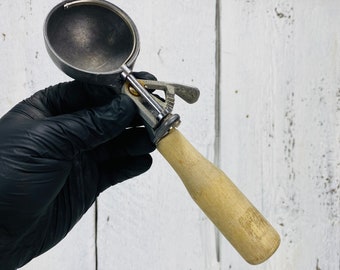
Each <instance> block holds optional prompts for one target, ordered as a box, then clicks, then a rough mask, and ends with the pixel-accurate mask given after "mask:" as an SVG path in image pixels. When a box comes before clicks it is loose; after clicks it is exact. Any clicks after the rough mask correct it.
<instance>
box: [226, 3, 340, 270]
mask: <svg viewBox="0 0 340 270" xmlns="http://www.w3.org/2000/svg"><path fill="white" fill-rule="evenodd" d="M221 2H222V23H221V25H222V85H221V96H222V107H221V108H222V109H221V119H222V122H221V128H222V143H221V152H222V156H221V164H222V168H223V169H224V170H225V171H226V172H227V173H228V174H229V175H230V176H231V178H232V179H234V181H235V182H236V184H237V185H238V186H239V187H240V188H241V190H243V191H244V192H245V193H246V195H248V197H249V198H250V199H251V201H253V202H254V203H255V205H256V206H257V207H258V208H259V209H260V210H261V211H262V212H263V213H264V215H265V216H267V217H268V219H269V220H270V221H271V222H272V223H273V225H274V226H276V228H277V229H278V230H279V232H280V234H281V236H282V244H281V247H280V248H279V250H278V251H277V253H276V254H275V255H274V256H273V257H272V258H271V259H270V260H269V261H268V262H266V263H264V264H262V265H261V266H259V267H257V268H256V269H339V268H340V265H339V261H340V260H339V257H340V254H339V250H340V246H339V243H340V231H339V230H340V229H339V228H340V226H339V225H340V224H339V216H340V212H339V207H340V201H339V200H340V199H339V197H340V196H339V195H340V189H339V146H340V145H339V106H340V101H339V88H340V74H339V50H338V44H339V37H340V35H339V29H338V25H339V23H340V17H339V16H338V14H339V12H340V4H339V3H338V2H337V1H322V2H321V1H298V2H296V1H271V2H261V1H237V2H236V1H221ZM221 251H222V269H241V270H245V269H252V268H253V267H252V266H249V265H248V264H247V263H245V262H244V261H243V260H242V259H241V258H240V257H239V256H238V255H237V254H236V252H235V251H234V250H233V249H232V248H230V245H229V244H227V243H226V242H223V245H222V248H221Z"/></svg>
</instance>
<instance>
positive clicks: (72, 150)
mask: <svg viewBox="0 0 340 270" xmlns="http://www.w3.org/2000/svg"><path fill="white" fill-rule="evenodd" d="M135 76H138V74H135ZM150 76H151V75H150V74H145V73H143V74H142V77H143V78H144V79H150V78H151V79H154V77H152V76H151V77H150ZM139 77H141V76H139ZM120 87H121V85H120ZM136 110H137V109H136V107H135V105H134V103H133V102H132V101H131V100H130V99H129V98H128V97H127V96H124V95H121V94H116V91H115V89H112V87H104V86H94V85H89V84H85V83H81V82H78V81H73V82H70V83H63V84H59V85H56V86H53V87H49V88H47V89H45V90H43V91H39V92H37V93H35V94H34V95H33V96H32V97H30V98H28V99H26V100H24V101H22V102H20V103H19V104H18V105H16V106H15V107H14V108H13V109H12V110H10V111H9V112H8V113H7V114H6V115H4V116H3V117H2V118H1V119H0V265H1V269H3V270H7V269H10V270H12V269H15V268H16V267H21V266H22V265H24V264H26V263H27V262H28V261H29V260H31V259H32V258H34V257H36V256H38V255H40V254H41V253H43V252H45V251H46V250H48V249H50V248H51V247H53V246H54V245H55V244H57V243H58V242H59V241H60V240H61V239H62V238H64V237H65V235H66V234H67V233H68V232H69V231H70V230H71V229H72V227H73V226H74V225H75V224H76V223H77V221H78V220H79V219H80V218H81V217H82V215H83V214H84V213H85V212H86V211H87V210H88V209H89V208H90V206H91V205H92V204H93V202H94V201H95V200H96V197H97V196H98V195H99V193H100V192H102V191H103V190H105V189H106V188H108V187H110V186H112V185H115V184H117V183H119V182H121V181H124V180H126V179H128V178H132V177H134V176H137V175H139V174H141V173H143V172H145V171H146V170H148V169H149V168H150V166H151V164H152V158H151V156H150V155H149V153H150V152H152V151H153V150H154V149H155V146H154V145H153V143H152V142H151V141H150V139H149V136H148V134H147V131H146V129H145V128H141V127H134V126H131V125H132V123H133V122H134V121H135V119H136V118H137V113H136V112H137V111H136Z"/></svg>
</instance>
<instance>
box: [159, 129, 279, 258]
mask: <svg viewBox="0 0 340 270" xmlns="http://www.w3.org/2000/svg"><path fill="white" fill-rule="evenodd" d="M157 149H158V150H159V152H160V153H161V154H162V155H163V156H164V158H165V159H166V160H167V161H168V162H169V163H170V165H171V166H172V167H173V168H174V170H175V171H176V172H177V174H178V175H179V176H180V178H181V179H182V181H183V183H184V185H185V186H186V188H187V190H188V192H189V193H190V195H191V197H192V198H193V199H194V201H195V202H196V203H197V204H198V206H199V207H200V208H201V209H202V210H203V211H204V213H205V214H206V215H207V216H208V217H209V218H210V220H211V221H212V222H213V223H214V224H215V225H216V227H217V228H218V229H219V230H220V232H221V233H222V234H223V235H224V236H225V237H226V238H227V239H228V240H229V242H230V243H231V244H232V245H233V246H234V247H235V249H236V250H237V251H238V252H239V253H240V255H241V256H242V257H243V258H244V259H245V260H246V261H247V262H248V263H250V264H259V263H261V262H264V261H265V260H267V259H268V258H269V257H270V256H271V255H272V254H273V253H274V252H275V250H276V249H277V248H278V246H279V244H280V236H279V234H278V233H277V232H276V231H275V229H274V228H273V227H272V226H271V225H270V224H269V222H268V221H267V220H266V219H265V218H264V217H263V216H262V215H261V213H260V212H259V211H258V210H257V209H256V208H255V207H254V206H253V205H252V204H251V203H250V202H249V200H248V199H247V198H246V197H245V196H244V195H243V194H242V193H241V191H240V190H239V189H238V188H237V187H236V186H235V185H234V184H233V183H232V182H231V180H230V179H229V178H228V177H227V176H226V175H225V174H224V173H223V172H222V171H221V170H220V169H218V168H217V167H216V166H214V165H213V164H212V163H211V162H209V161H208V160H207V159H206V158H204V157H203V156H202V155H201V154H200V153H199V152H198V151H197V150H196V149H195V148H194V147H193V146H192V145H191V144H190V143H189V142H188V141H187V140H186V139H185V138H184V136H183V135H182V134H181V133H180V132H179V131H178V130H176V129H172V130H171V131H170V133H169V134H168V135H167V136H165V137H164V138H163V139H162V140H161V141H160V142H159V144H158V146H157Z"/></svg>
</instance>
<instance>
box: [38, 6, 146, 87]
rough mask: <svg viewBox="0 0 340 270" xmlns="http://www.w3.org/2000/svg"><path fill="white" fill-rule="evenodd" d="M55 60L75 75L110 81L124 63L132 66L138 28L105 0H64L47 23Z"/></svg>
mask: <svg viewBox="0 0 340 270" xmlns="http://www.w3.org/2000/svg"><path fill="white" fill-rule="evenodd" d="M44 38H45V44H46V48H47V51H48V53H49V55H50V57H51V58H52V60H53V62H54V63H55V64H56V65H57V66H58V67H59V68H60V69H61V70H62V71H63V72H64V73H66V74H67V75H69V76H70V77H72V78H74V79H78V80H82V81H87V82H91V83H96V84H103V85H110V84H112V82H115V81H117V80H118V79H120V76H121V74H122V72H123V71H124V70H123V68H122V67H123V66H124V67H128V68H131V69H132V67H133V65H134V63H135V60H136V58H137V56H138V53H139V49H140V45H139V36H138V32H137V28H136V26H135V24H134V23H133V21H132V20H131V19H130V18H129V16H128V15H127V14H126V13H125V12H124V11H122V10H121V9H120V8H118V7H117V6H115V5H113V4H111V3H109V2H107V1H103V0H79V1H64V2H62V3H60V4H58V5H57V6H56V7H54V8H53V9H52V10H51V11H50V13H49V14H48V16H47V18H46V20H45V24H44Z"/></svg>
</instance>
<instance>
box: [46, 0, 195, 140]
mask: <svg viewBox="0 0 340 270" xmlns="http://www.w3.org/2000/svg"><path fill="white" fill-rule="evenodd" d="M44 39H45V44H46V48H47V51H48V53H49V55H50V57H51V59H52V60H53V62H54V63H55V64H56V65H57V66H58V67H59V68H60V69H61V70H62V71H63V72H64V73H65V74H67V75H69V76H70V77H72V78H74V79H77V80H81V81H86V82H90V83H94V84H101V85H114V84H115V82H117V81H120V80H121V79H122V78H123V79H124V80H125V81H126V83H125V85H124V86H123V88H122V90H121V91H122V93H125V94H127V95H128V96H129V97H130V98H131V99H132V100H133V101H134V102H135V103H136V105H137V106H138V108H139V113H140V115H141V116H142V117H143V119H144V120H145V121H146V123H147V124H148V125H149V126H150V127H151V131H152V133H153V137H154V142H155V143H158V142H159V140H160V139H161V138H163V137H164V136H165V135H166V134H167V133H168V131H169V130H170V129H171V128H172V127H176V126H178V125H179V123H180V117H179V115H178V114H172V110H173V106H174V102H175V95H178V96H180V97H181V98H183V99H184V100H185V101H187V102H188V103H194V102H196V101H197V99H198V97H199V90H198V89H197V88H195V87H189V86H185V85H180V84H172V83H165V82H159V81H140V80H137V79H136V78H135V77H134V76H133V73H132V68H133V65H134V63H135V61H136V58H137V56H138V54H139V50H140V43H139V35H138V31H137V28H136V26H135V24H134V23H133V21H132V20H131V18H130V17H129V16H128V15H127V14H126V13H125V12H124V11H123V10H121V9H120V8H118V7H117V6H115V5H113V4H112V3H110V2H107V1H104V0H76V1H64V2H62V3H60V4H58V5H57V6H55V7H54V8H53V9H52V10H51V11H50V13H49V14H48V16H47V18H46V20H45V24H44ZM150 89H157V90H161V91H164V96H165V100H164V101H163V100H162V99H160V98H158V97H156V96H155V95H152V94H151V93H150V92H151V91H150Z"/></svg>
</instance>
